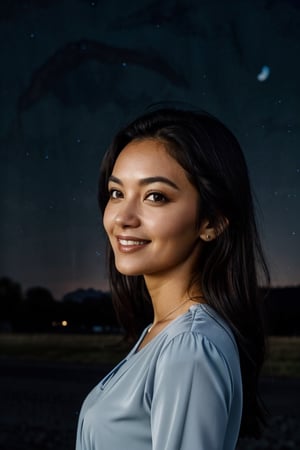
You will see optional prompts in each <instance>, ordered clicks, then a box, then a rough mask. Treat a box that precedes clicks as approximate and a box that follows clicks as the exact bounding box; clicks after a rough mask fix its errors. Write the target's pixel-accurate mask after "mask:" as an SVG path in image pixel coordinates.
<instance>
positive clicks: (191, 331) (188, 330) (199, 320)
mask: <svg viewBox="0 0 300 450" xmlns="http://www.w3.org/2000/svg"><path fill="white" fill-rule="evenodd" d="M192 342H194V345H196V346H197V343H198V344H199V345H200V344H201V343H202V344H204V343H207V344H208V343H210V344H211V345H212V346H214V347H216V348H217V349H218V350H219V351H220V352H221V353H224V354H231V353H233V354H235V355H238V349H237V345H236V341H235V339H234V336H233V333H232V331H231V329H230V327H229V325H228V324H227V323H226V322H225V321H224V320H223V319H222V318H221V317H220V316H219V315H218V314H217V313H216V312H215V311H214V310H213V309H212V308H210V307H209V306H207V305H197V306H194V307H191V308H190V309H189V311H188V312H187V313H186V314H185V315H184V316H182V317H180V318H179V320H177V321H174V322H173V324H172V325H171V326H170V327H168V328H167V329H166V336H165V340H164V346H163V347H164V348H163V349H162V352H163V351H164V350H165V349H166V348H167V347H168V346H169V345H171V344H174V345H177V346H178V347H179V348H180V347H183V348H184V347H185V346H187V347H189V346H190V345H192ZM179 348H178V349H179Z"/></svg>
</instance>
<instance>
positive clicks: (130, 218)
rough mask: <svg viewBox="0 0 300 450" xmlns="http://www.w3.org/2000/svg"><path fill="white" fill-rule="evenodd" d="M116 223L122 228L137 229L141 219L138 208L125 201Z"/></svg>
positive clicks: (117, 214)
mask: <svg viewBox="0 0 300 450" xmlns="http://www.w3.org/2000/svg"><path fill="white" fill-rule="evenodd" d="M115 223H116V224H117V225H118V226H120V227H122V228H137V227H138V226H139V225H140V217H139V214H138V210H137V208H136V206H135V205H134V204H133V203H132V202H126V201H124V202H123V203H122V206H120V208H119V209H118V211H117V212H116V215H115Z"/></svg>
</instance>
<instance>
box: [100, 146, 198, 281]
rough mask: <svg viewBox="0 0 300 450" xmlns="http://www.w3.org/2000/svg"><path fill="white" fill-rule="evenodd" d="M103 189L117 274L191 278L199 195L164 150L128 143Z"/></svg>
mask: <svg viewBox="0 0 300 450" xmlns="http://www.w3.org/2000/svg"><path fill="white" fill-rule="evenodd" d="M108 189H109V192H110V198H109V201H108V203H107V206H106V209H105V212H104V227H105V230H106V232H107V234H108V237H109V240H110V243H111V246H112V249H113V252H114V255H115V264H116V267H117V269H118V271H119V272H121V273H122V274H124V275H144V276H145V277H147V276H167V275H171V276H172V277H173V276H176V277H179V276H180V277H184V278H185V279H186V277H188V278H190V276H191V272H192V270H193V266H194V264H195V261H196V259H197V258H198V256H199V252H200V250H201V240H200V238H199V230H198V229H197V228H196V223H197V215H198V209H199V208H198V204H199V196H198V192H197V190H196V189H195V187H194V186H193V185H192V184H191V183H190V182H189V181H188V179H187V177H186V174H185V171H184V170H183V168H182V167H181V166H180V165H179V164H178V163H177V162H176V161H175V159H173V158H172V157H171V156H170V155H169V154H168V153H167V151H166V150H165V147H164V145H163V144H162V143H161V142H159V141H157V140H151V139H145V140H142V141H132V142H130V143H129V144H128V145H127V146H126V147H125V148H124V149H123V150H122V152H121V153H120V155H119V156H118V158H117V160H116V162H115V165H114V168H113V171H112V174H111V177H110V180H109V184H108Z"/></svg>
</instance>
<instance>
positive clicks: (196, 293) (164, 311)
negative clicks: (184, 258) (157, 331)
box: [145, 280, 203, 324]
mask: <svg viewBox="0 0 300 450" xmlns="http://www.w3.org/2000/svg"><path fill="white" fill-rule="evenodd" d="M145 281H146V285H147V289H148V291H149V294H150V297H151V300H152V306H153V312H154V318H153V324H156V323H158V322H161V321H163V320H164V318H165V317H166V316H168V318H169V319H172V318H174V317H173V314H171V312H172V311H173V310H174V309H175V311H174V316H177V315H179V314H181V313H182V309H188V308H189V307H190V306H191V304H195V303H203V295H202V292H201V289H199V288H191V289H189V287H188V286H186V285H183V284H182V283H176V282H174V280H172V281H164V282H160V283H157V284H156V283H155V284H153V283H149V280H145ZM147 281H148V282H147ZM169 314H170V316H169Z"/></svg>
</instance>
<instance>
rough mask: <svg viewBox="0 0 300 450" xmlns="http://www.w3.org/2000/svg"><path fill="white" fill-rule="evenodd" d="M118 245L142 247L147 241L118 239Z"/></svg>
mask: <svg viewBox="0 0 300 450" xmlns="http://www.w3.org/2000/svg"><path fill="white" fill-rule="evenodd" d="M119 242H120V244H122V245H144V244H147V241H131V240H130V241H129V240H127V239H119Z"/></svg>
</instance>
